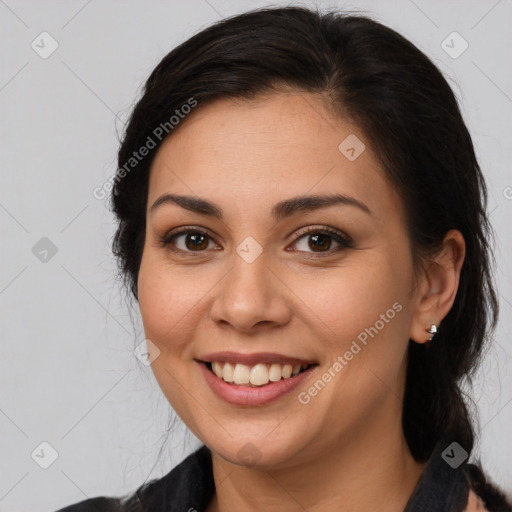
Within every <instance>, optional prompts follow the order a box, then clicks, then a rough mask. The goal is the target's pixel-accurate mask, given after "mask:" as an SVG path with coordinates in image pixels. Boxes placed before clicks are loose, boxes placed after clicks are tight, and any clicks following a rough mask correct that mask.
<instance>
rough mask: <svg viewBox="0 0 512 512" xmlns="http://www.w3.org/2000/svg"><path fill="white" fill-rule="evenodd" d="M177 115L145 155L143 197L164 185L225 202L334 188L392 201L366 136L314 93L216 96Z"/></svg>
mask: <svg viewBox="0 0 512 512" xmlns="http://www.w3.org/2000/svg"><path fill="white" fill-rule="evenodd" d="M182 123H183V124H182V125H181V126H180V127H179V130H178V131H176V133H173V134H172V136H170V137H168V138H167V139H166V140H165V141H164V142H163V143H162V145H161V147H160V148H159V150H158V153H157V155H156V157H155V159H154V161H153V165H152V169H151V176H150V191H149V201H148V204H151V203H152V201H154V200H155V199H156V198H157V197H158V195H160V194H162V193H164V192H175V193H186V194H191V193H192V194H196V195H199V196H204V197H212V196H214V197H216V198H219V200H221V199H224V200H225V201H227V202H228V203H229V205H230V206H232V208H233V209H237V208H238V209H239V208H241V207H243V206H245V208H247V207H248V206H249V205H251V206H252V205H256V203H255V202H254V198H255V197H256V196H257V197H259V202H258V203H257V204H259V205H260V206H261V205H263V203H266V202H267V201H268V202H277V200H279V199H283V197H291V196H298V195H302V194H307V193H317V194H322V193H324V194H326V193H332V192H339V193H343V194H350V195H352V196H354V197H356V198H357V199H359V200H361V201H363V202H365V203H367V204H369V206H370V205H373V207H374V208H373V209H375V211H377V212H378V211H379V210H381V211H383V210H385V209H386V208H388V209H389V208H396V203H397V196H396V193H395V191H394V190H393V187H391V186H390V184H389V183H388V181H387V179H386V177H385V173H384V171H383V169H382V166H381V164H380V162H379V160H378V159H377V157H376V156H375V155H374V153H373V151H372V149H371V145H370V143H369V141H367V140H365V136H364V134H363V133H362V132H361V130H360V129H359V128H358V127H357V126H356V125H355V124H353V123H352V122H350V121H348V120H343V119H340V118H338V117H334V116H333V114H332V113H331V112H329V110H328V107H327V104H326V102H325V101H324V100H323V99H322V98H320V97H319V96H318V95H313V94H309V93H301V92H291V93H279V94H272V95H266V96H262V97H259V98H256V99H254V100H239V99H237V100H234V99H220V100H216V101H214V102H212V103H209V104H207V105H203V106H201V105H199V106H198V107H196V109H195V110H194V111H193V112H192V113H191V114H189V115H188V116H187V117H186V118H185V119H184V120H183V121H182ZM347 150H348V152H347ZM354 156H355V157H356V158H354ZM393 205H395V206H393ZM370 208H371V206H370Z"/></svg>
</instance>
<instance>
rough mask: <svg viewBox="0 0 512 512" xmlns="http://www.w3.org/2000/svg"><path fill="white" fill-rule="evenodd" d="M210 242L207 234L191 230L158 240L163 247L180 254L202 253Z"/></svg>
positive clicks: (210, 239)
mask: <svg viewBox="0 0 512 512" xmlns="http://www.w3.org/2000/svg"><path fill="white" fill-rule="evenodd" d="M211 241H212V238H211V237H210V235H209V234H208V233H206V232H203V231H197V230H191V229H188V230H181V231H179V232H177V233H171V234H168V235H166V236H164V237H162V238H160V243H161V245H162V246H163V247H166V248H168V249H170V250H172V251H175V252H181V253H194V252H196V253H199V252H204V251H205V250H206V249H208V247H209V244H210V242H211Z"/></svg>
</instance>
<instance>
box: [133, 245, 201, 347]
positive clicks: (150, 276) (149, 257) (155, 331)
mask: <svg viewBox="0 0 512 512" xmlns="http://www.w3.org/2000/svg"><path fill="white" fill-rule="evenodd" d="M207 284H208V283H204V282H203V283H202V282H198V281H197V278H194V276H193V275H192V273H191V272H190V271H183V270H177V269H175V268H172V267H171V266H170V265H168V264H166V263H165V261H164V260H163V258H161V257H160V255H158V254H154V253H152V252H151V251H147V252H145V254H144V256H143V258H142V262H141V266H140V270H139V279H138V289H139V307H140V312H141V316H142V322H143V324H144V331H145V334H146V337H147V338H149V339H151V340H152V341H153V342H154V343H155V344H156V345H157V346H158V347H159V349H160V350H161V351H162V352H164V353H165V352H173V351H177V350H179V349H180V346H181V345H180V342H181V340H186V336H184V330H185V329H186V327H187V325H189V324H190V320H189V319H190V317H191V316H193V315H194V313H195V308H197V307H198V306H199V304H200V300H201V298H202V297H204V294H205V293H206V292H207V290H208V289H209V286H207ZM181 344H184V343H183V342H181Z"/></svg>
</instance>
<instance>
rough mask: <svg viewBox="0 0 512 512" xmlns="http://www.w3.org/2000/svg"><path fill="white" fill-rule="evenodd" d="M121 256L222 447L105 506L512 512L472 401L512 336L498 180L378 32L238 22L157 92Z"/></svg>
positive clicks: (120, 199)
mask: <svg viewBox="0 0 512 512" xmlns="http://www.w3.org/2000/svg"><path fill="white" fill-rule="evenodd" d="M118 164H119V170H118V173H117V175H116V177H115V180H114V189H113V193H112V201H113V210H114V213H115V215H116V216H117V219H118V222H119V224H118V229H117V232H116V236H115V240H114V244H113V249H114V253H115V254H116V256H117V257H118V258H119V263H120V269H121V271H122V274H123V276H124V278H125V283H126V285H127V287H128V288H129V290H131V292H132V293H133V296H134V297H135V298H136V299H137V301H138V302H139V306H140V311H141V316H142V320H143V324H144V330H145V335H146V338H147V349H148V357H149V361H150V362H151V366H152V369H153V372H154V374H155V377H156V379H157V381H158V384H159V386H160V388H161V389H162V391H163V393H164V395H165V396H166V398H167V399H168V401H169V403H170V404H171V406H172V407H173V409H174V410H175V411H176V412H177V413H178V415H179V416H180V417H181V419H182V420H183V421H184V422H185V424H186V425H187V426H188V428H189V429H190V430H191V431H192V432H193V433H194V434H195V435H196V436H197V437H198V438H199V439H200V440H201V441H202V442H203V443H204V445H203V446H202V447H201V448H200V449H199V450H197V451H196V452H195V453H193V454H192V455H190V456H189V457H188V458H187V459H186V460H185V461H183V462H182V463H181V464H180V465H178V466H177V467H176V468H174V469H173V470H172V471H171V472H170V473H169V474H168V475H166V476H164V477H163V478H161V479H157V480H153V481H151V482H149V483H146V484H144V485H142V486H141V487H140V488H139V489H138V490H137V491H136V492H135V493H133V494H130V495H128V496H125V497H124V498H122V499H116V498H107V497H100V498H94V499H89V500H85V501H83V502H81V503H79V504H75V505H72V506H70V507H67V508H65V509H62V510H61V512H79V511H89V510H91V511H92V510H147V511H152V512H153V511H164V510H165V511H169V510H183V511H185V510H188V511H194V510H196V511H208V512H225V511H231V510H234V511H238V510H248V511H251V510H265V511H273V510H280V511H282V510H286V511H295V510H297V511H299V510H308V511H315V512H316V511H322V512H330V511H338V510H352V511H369V510H377V509H378V510H379V511H380V512H387V511H402V510H403V511H406V512H419V511H429V512H432V511H462V510H466V511H473V510H489V511H494V510H496V511H497V510H510V509H511V506H510V503H508V502H507V499H508V498H506V497H505V495H504V494H503V492H502V491H500V490H499V489H497V488H496V486H493V485H492V484H491V483H489V482H488V481H487V478H486V476H485V474H484V472H483V470H482V469H481V468H480V466H479V464H477V463H474V464H470V463H468V459H469V457H470V456H471V453H472V449H473V445H474V441H475V432H474V427H473V424H472V417H471V415H470V412H469V409H468V407H467V405H466V404H465V402H464V400H463V395H462V391H461V389H460V387H459V384H460V382H461V379H462V378H464V377H469V376H470V375H471V373H472V372H473V371H474V369H475V367H476V366H477V363H478V361H479V358H480V355H481V353H482V351H483V349H484V347H485V345H486V341H487V340H488V339H489V336H490V334H491V333H492V330H493V329H494V327H495V325H496V319H497V313H498V305H497V300H496V293H495V289H494V286H493V277H492V265H491V263H492V254H491V253H490V242H489V241H490V238H491V235H492V231H491V227H490V225H489V223H488V219H487V216H486V200H487V196H486V186H485V182H484V178H483V176H482V173H481V171H480V168H479V166H478V163H477V161H476V158H475V153H474V150H473V145H472V141H471V138H470V135H469V133H468V131H467V129H466V126H465V124H464V122H463V119H462V117H461V114H460V111H459V108H458V106H457V102H456V99H455V97H454V95H453V93H452V91H451V89H450V87H449V85H448V84H447V82H446V80H445V79H444V78H443V76H442V75H441V73H440V72H439V70H438V69H437V68H436V67H435V66H434V65H433V64H432V63H431V62H430V60H429V59H428V58H427V57H425V55H423V54H422V53H421V52H420V51H419V50H418V49H417V48H416V47H415V46H413V45H412V44H411V43H410V42H408V41H407V40H405V39H404V38H403V37H402V36H400V35H399V34H397V33H396V32H394V31H393V30H391V29H389V28H387V27H384V26H382V25H381V24H379V23H377V22H375V21H372V20H370V19H367V18H365V17H360V16H346V15H343V14H340V13H335V12H331V13H323V14H322V13H320V12H315V11H312V10H308V9H305V8H299V7H287V8H272V9H262V10H256V11H251V12H248V13H245V14H242V15H239V16H235V17H232V18H229V19H225V20H223V21H221V22H219V23H217V24H215V25H213V26H211V27H209V28H207V29H205V30H203V31H202V32H200V33H198V34H197V35H195V36H194V37H192V38H190V39H189V40H188V41H185V42H184V43H183V44H181V45H180V46H178V47H177V48H176V49H174V50H173V51H172V52H170V53H169V54H168V55H167V56H166V57H165V58H164V59H163V60H162V61H161V62H160V64H159V65H158V66H157V67H156V69H155V70H154V71H153V72H152V74H151V76H150V77H149V79H148V80H147V83H146V86H145V90H144V94H143V97H142V98H141V99H140V101H139V102H138V104H137V105H136V107H135V109H134V111H133V114H132V116H131V119H130V121H129V123H128V126H127V128H126V131H125V136H124V139H123V141H122V145H121V148H120V151H119V159H118Z"/></svg>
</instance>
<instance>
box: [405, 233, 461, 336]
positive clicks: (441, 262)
mask: <svg viewBox="0 0 512 512" xmlns="http://www.w3.org/2000/svg"><path fill="white" fill-rule="evenodd" d="M465 254H466V244H465V242H464V237H463V236H462V233H461V232H460V231H458V230H455V229H452V230H450V231H448V233H446V235H445V237H444V240H443V245H442V247H441V249H440V250H439V252H438V253H437V254H435V255H434V256H433V257H432V258H431V259H430V260H429V262H427V264H426V265H425V269H424V272H423V275H422V276H421V282H420V284H419V286H418V287H417V289H416V291H417V293H416V306H415V311H414V316H413V321H412V324H411V332H410V333H409V337H410V339H412V340H413V341H415V342H417V343H425V342H427V341H429V339H430V338H431V337H432V336H435V334H431V333H429V332H428V329H429V328H430V327H431V325H432V324H433V325H435V326H436V327H437V330H438V331H439V330H440V329H442V327H441V328H440V324H441V321H442V319H443V318H444V317H445V316H446V315H447V314H448V312H449V311H450V309H451V307H452V306H453V302H454V301H455V296H456V295H457V290H458V287H459V279H460V271H461V268H462V264H463V262H464V257H465Z"/></svg>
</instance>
